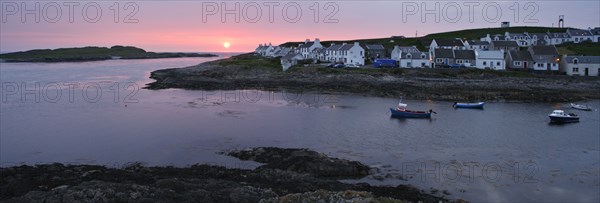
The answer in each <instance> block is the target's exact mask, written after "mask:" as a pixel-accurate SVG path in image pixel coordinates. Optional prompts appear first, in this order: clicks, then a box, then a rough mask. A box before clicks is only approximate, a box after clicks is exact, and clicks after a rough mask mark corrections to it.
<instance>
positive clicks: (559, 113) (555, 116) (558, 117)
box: [548, 110, 579, 123]
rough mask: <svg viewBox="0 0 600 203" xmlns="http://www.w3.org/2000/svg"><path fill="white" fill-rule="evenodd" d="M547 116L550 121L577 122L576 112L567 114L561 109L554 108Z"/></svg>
mask: <svg viewBox="0 0 600 203" xmlns="http://www.w3.org/2000/svg"><path fill="white" fill-rule="evenodd" d="M548 117H550V122H553V123H571V122H579V116H578V115H577V114H574V113H569V114H567V113H565V112H564V111H563V110H554V111H552V113H551V114H549V115H548Z"/></svg>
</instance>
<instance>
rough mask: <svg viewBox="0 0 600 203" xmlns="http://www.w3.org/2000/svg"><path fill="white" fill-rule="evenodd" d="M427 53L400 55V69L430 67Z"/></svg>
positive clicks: (414, 52)
mask: <svg viewBox="0 0 600 203" xmlns="http://www.w3.org/2000/svg"><path fill="white" fill-rule="evenodd" d="M429 59H430V57H429V52H421V51H418V50H416V51H414V50H413V51H411V52H409V51H406V52H401V53H400V59H399V64H400V68H429V67H432V64H431V61H430V60H429Z"/></svg>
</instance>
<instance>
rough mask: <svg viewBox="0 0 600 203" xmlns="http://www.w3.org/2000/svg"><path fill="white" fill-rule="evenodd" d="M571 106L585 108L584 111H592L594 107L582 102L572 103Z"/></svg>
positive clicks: (579, 108)
mask: <svg viewBox="0 0 600 203" xmlns="http://www.w3.org/2000/svg"><path fill="white" fill-rule="evenodd" d="M571 108H574V109H578V110H583V111H591V110H592V107H589V106H586V105H582V104H573V103H571Z"/></svg>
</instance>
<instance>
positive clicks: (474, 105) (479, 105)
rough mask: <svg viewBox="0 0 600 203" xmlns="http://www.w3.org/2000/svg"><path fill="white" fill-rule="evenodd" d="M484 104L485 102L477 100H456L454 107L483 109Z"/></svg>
mask: <svg viewBox="0 0 600 203" xmlns="http://www.w3.org/2000/svg"><path fill="white" fill-rule="evenodd" d="M483 105H485V102H477V103H459V102H454V104H453V105H452V107H454V108H467V109H483Z"/></svg>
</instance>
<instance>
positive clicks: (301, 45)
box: [298, 42, 315, 49]
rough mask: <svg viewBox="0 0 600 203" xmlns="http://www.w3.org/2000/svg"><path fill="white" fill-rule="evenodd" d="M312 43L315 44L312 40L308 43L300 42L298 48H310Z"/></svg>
mask: <svg viewBox="0 0 600 203" xmlns="http://www.w3.org/2000/svg"><path fill="white" fill-rule="evenodd" d="M313 44H315V43H314V42H309V43H304V44H300V46H299V47H298V48H300V49H302V48H310V47H311V46H312V45H313Z"/></svg>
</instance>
